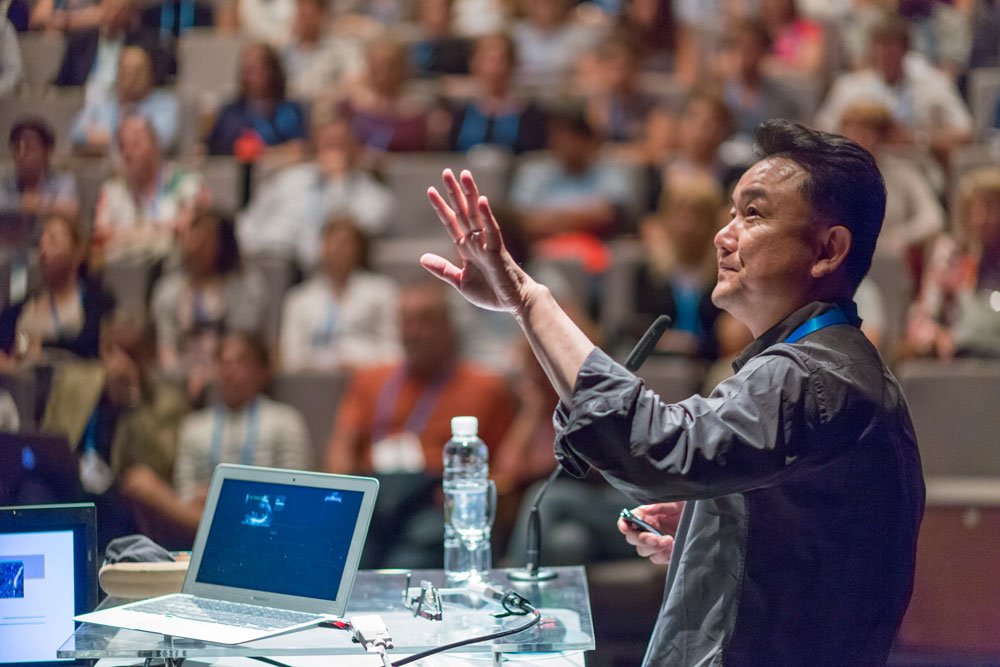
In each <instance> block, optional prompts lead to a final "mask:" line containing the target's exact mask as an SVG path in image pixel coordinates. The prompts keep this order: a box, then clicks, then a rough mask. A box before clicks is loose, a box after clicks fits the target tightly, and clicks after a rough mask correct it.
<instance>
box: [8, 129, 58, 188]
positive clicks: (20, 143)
mask: <svg viewBox="0 0 1000 667" xmlns="http://www.w3.org/2000/svg"><path fill="white" fill-rule="evenodd" d="M11 149H12V151H13V153H14V169H15V170H16V171H17V174H18V176H21V177H24V178H29V179H34V178H37V177H39V176H40V175H41V174H42V172H44V171H45V169H46V167H48V164H49V151H48V149H47V148H45V143H44V142H43V141H42V138H41V137H40V136H38V133H37V132H32V131H25V132H21V134H20V136H18V138H17V141H15V142H14V143H13V144H11Z"/></svg>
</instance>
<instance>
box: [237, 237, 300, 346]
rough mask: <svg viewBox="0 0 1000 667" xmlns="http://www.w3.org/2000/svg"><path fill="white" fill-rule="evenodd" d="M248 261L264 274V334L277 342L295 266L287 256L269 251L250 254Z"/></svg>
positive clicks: (270, 340)
mask: <svg viewBox="0 0 1000 667" xmlns="http://www.w3.org/2000/svg"><path fill="white" fill-rule="evenodd" d="M246 261H247V264H248V265H249V266H252V267H254V268H256V269H257V270H258V271H260V272H261V274H263V276H264V281H265V282H266V284H267V289H268V295H267V308H266V309H265V316H264V322H265V330H264V335H265V337H266V338H267V340H268V341H269V342H271V343H277V341H278V335H279V332H280V331H281V311H282V305H283V303H284V301H285V294H286V293H287V292H288V288H289V287H291V285H292V280H293V279H294V278H295V268H294V267H293V266H292V263H291V262H290V261H289V260H287V259H286V258H284V257H280V256H278V255H273V254H267V253H261V254H255V255H250V256H248V257H247V258H246Z"/></svg>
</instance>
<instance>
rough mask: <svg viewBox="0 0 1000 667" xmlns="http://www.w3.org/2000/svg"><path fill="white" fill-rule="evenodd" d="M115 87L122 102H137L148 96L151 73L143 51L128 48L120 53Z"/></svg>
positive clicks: (151, 83) (151, 82) (149, 64)
mask: <svg viewBox="0 0 1000 667" xmlns="http://www.w3.org/2000/svg"><path fill="white" fill-rule="evenodd" d="M115 87H116V88H117V90H118V98H119V99H120V100H121V101H122V102H138V101H139V100H142V99H143V98H145V97H146V96H147V95H149V91H150V90H152V88H153V72H152V65H151V63H150V61H149V56H148V55H147V54H146V52H145V51H143V50H142V49H140V48H128V49H125V51H123V52H122V56H121V60H120V61H119V62H118V78H117V80H116V82H115Z"/></svg>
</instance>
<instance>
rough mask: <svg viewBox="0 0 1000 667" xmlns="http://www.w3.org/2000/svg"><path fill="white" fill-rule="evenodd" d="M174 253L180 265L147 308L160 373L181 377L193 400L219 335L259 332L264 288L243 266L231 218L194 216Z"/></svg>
mask: <svg viewBox="0 0 1000 667" xmlns="http://www.w3.org/2000/svg"><path fill="white" fill-rule="evenodd" d="M180 250H181V260H182V261H181V266H179V267H178V268H176V269H174V270H172V271H170V272H168V273H167V274H165V275H164V276H163V277H162V278H160V280H159V281H157V283H156V285H155V287H154V288H153V297H152V304H151V310H152V313H153V320H154V323H155V324H156V338H157V342H158V346H159V351H158V356H159V360H160V368H161V370H163V371H164V372H166V373H168V374H173V375H180V376H181V377H186V379H187V386H188V396H189V397H191V398H192V399H197V398H199V397H200V396H201V394H202V391H203V390H204V389H205V387H206V386H207V385H208V384H209V383H210V382H211V381H212V379H213V378H214V376H215V360H216V357H217V355H218V346H219V341H220V340H221V338H222V336H223V335H224V334H226V333H231V332H238V331H250V332H260V331H262V330H263V329H264V325H265V322H264V315H265V312H266V307H267V298H268V290H267V285H266V283H265V282H264V278H263V277H262V276H261V274H260V273H259V272H258V271H256V270H254V269H252V268H248V267H245V266H244V264H243V261H242V260H241V258H240V249H239V244H238V243H237V241H236V233H235V230H234V225H233V221H232V219H231V218H228V217H225V216H223V215H222V214H220V213H217V212H214V211H200V212H198V213H196V214H195V216H194V218H193V219H192V220H191V223H190V224H189V225H188V226H187V227H185V228H183V229H182V230H181V234H180Z"/></svg>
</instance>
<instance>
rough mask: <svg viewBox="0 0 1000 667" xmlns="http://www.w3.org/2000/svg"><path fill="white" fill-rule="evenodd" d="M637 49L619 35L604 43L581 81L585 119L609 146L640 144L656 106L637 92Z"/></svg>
mask: <svg viewBox="0 0 1000 667" xmlns="http://www.w3.org/2000/svg"><path fill="white" fill-rule="evenodd" d="M637 48H638V47H637V45H635V44H632V43H629V42H628V41H626V40H625V38H624V37H623V36H621V35H616V36H614V37H611V38H609V39H607V40H605V41H604V42H603V43H602V44H601V45H600V47H599V48H598V49H597V51H596V53H595V58H594V66H593V67H592V68H591V71H590V73H589V76H588V79H590V81H589V82H588V81H582V82H581V84H582V86H583V87H584V90H585V91H586V93H585V94H586V100H587V101H586V113H587V120H588V121H589V122H590V124H591V126H592V127H593V128H594V129H595V130H596V131H597V132H598V133H599V134H601V135H603V136H604V139H605V141H608V142H610V143H614V144H641V143H643V140H644V137H645V134H646V126H647V120H648V118H649V115H650V113H651V112H652V111H653V109H654V108H655V107H656V100H655V99H653V98H652V97H651V96H650V95H647V94H645V93H643V92H642V91H641V90H639V82H638V77H639V65H640V54H639V52H638V50H637Z"/></svg>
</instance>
